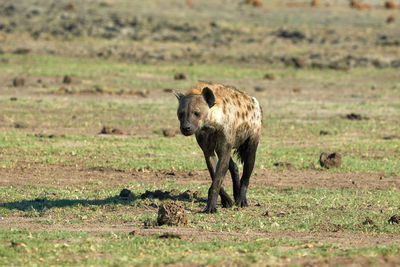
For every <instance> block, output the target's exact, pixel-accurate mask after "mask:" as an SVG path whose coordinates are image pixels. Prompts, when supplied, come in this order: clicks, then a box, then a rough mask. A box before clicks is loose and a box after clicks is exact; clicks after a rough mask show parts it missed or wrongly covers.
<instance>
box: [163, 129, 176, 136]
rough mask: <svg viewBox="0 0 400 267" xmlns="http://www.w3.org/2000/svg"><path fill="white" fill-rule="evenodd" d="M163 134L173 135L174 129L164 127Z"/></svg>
mask: <svg viewBox="0 0 400 267" xmlns="http://www.w3.org/2000/svg"><path fill="white" fill-rule="evenodd" d="M162 133H163V135H164V136H165V137H174V136H175V131H173V130H171V129H164V130H163V131H162Z"/></svg>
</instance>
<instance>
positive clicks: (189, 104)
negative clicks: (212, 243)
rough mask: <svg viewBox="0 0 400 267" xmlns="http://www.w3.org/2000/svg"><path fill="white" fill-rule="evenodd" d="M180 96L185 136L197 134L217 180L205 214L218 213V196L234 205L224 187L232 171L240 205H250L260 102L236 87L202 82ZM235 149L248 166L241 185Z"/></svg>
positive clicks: (212, 174) (213, 185) (224, 203)
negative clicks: (226, 176) (249, 191)
mask: <svg viewBox="0 0 400 267" xmlns="http://www.w3.org/2000/svg"><path fill="white" fill-rule="evenodd" d="M176 96H177V98H178V100H179V107H178V112H177V114H178V119H179V120H180V127H181V131H182V133H183V134H184V135H192V134H195V135H196V139H197V142H198V143H199V145H200V147H201V148H202V150H203V153H204V156H205V159H206V163H207V167H208V169H209V171H210V175H211V178H212V180H213V182H212V185H211V187H210V190H209V195H208V201H207V208H206V210H205V211H206V212H210V213H212V212H216V198H217V196H218V194H219V195H220V196H221V202H222V205H223V206H225V207H229V206H232V204H233V202H232V200H231V199H230V197H229V195H227V194H226V192H225V191H224V189H223V187H222V186H221V184H222V180H223V178H224V176H225V173H226V171H227V170H228V169H229V171H230V173H231V176H232V182H233V191H234V198H235V202H236V204H237V205H238V206H247V200H246V191H247V187H248V184H249V178H250V175H251V172H252V170H253V167H254V161H255V154H256V150H257V146H258V142H259V139H260V135H261V128H262V110H261V106H260V104H259V102H258V101H257V99H255V98H254V97H251V96H248V95H247V94H245V93H243V92H241V91H239V90H237V89H236V88H234V87H231V86H225V85H222V84H217V83H209V82H200V83H199V84H198V85H197V86H196V87H194V88H192V89H190V90H189V91H188V92H187V94H185V95H183V94H180V93H177V94H176ZM232 150H235V151H236V153H237V155H238V157H239V159H240V160H241V161H242V162H243V163H244V167H243V175H242V178H241V180H240V184H239V177H238V176H239V175H238V169H237V166H236V164H235V162H234V161H233V160H232V158H231V152H232ZM215 153H216V154H217V156H218V163H217V162H216V156H215Z"/></svg>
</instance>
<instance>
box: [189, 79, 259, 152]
mask: <svg viewBox="0 0 400 267" xmlns="http://www.w3.org/2000/svg"><path fill="white" fill-rule="evenodd" d="M204 87H208V88H210V89H211V90H212V91H213V93H214V95H215V105H214V106H213V107H212V108H211V109H210V111H209V113H208V116H207V123H206V125H207V126H213V127H218V128H219V129H221V130H222V131H224V132H225V135H226V136H227V139H228V140H227V141H228V142H231V144H232V146H233V148H238V147H239V146H240V145H242V144H243V143H244V142H245V141H246V140H247V139H249V138H251V139H253V140H254V141H257V142H258V140H259V137H260V134H261V127H262V110H261V106H260V104H259V103H258V101H257V99H256V98H254V97H251V96H249V95H247V94H245V93H243V92H241V91H239V90H237V89H236V88H234V87H231V86H225V85H222V84H217V83H209V82H200V83H199V84H198V85H197V87H195V88H192V89H191V90H190V91H189V92H188V94H193V95H197V94H201V91H202V89H203V88H204Z"/></svg>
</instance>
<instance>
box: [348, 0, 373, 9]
mask: <svg viewBox="0 0 400 267" xmlns="http://www.w3.org/2000/svg"><path fill="white" fill-rule="evenodd" d="M350 7H352V8H357V9H359V10H361V9H369V8H370V7H371V5H370V4H369V3H362V2H359V1H358V0H353V1H351V2H350Z"/></svg>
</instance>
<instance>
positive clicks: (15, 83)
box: [13, 77, 25, 87]
mask: <svg viewBox="0 0 400 267" xmlns="http://www.w3.org/2000/svg"><path fill="white" fill-rule="evenodd" d="M24 85H25V79H24V78H21V77H16V78H14V79H13V86H14V87H21V86H24Z"/></svg>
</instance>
